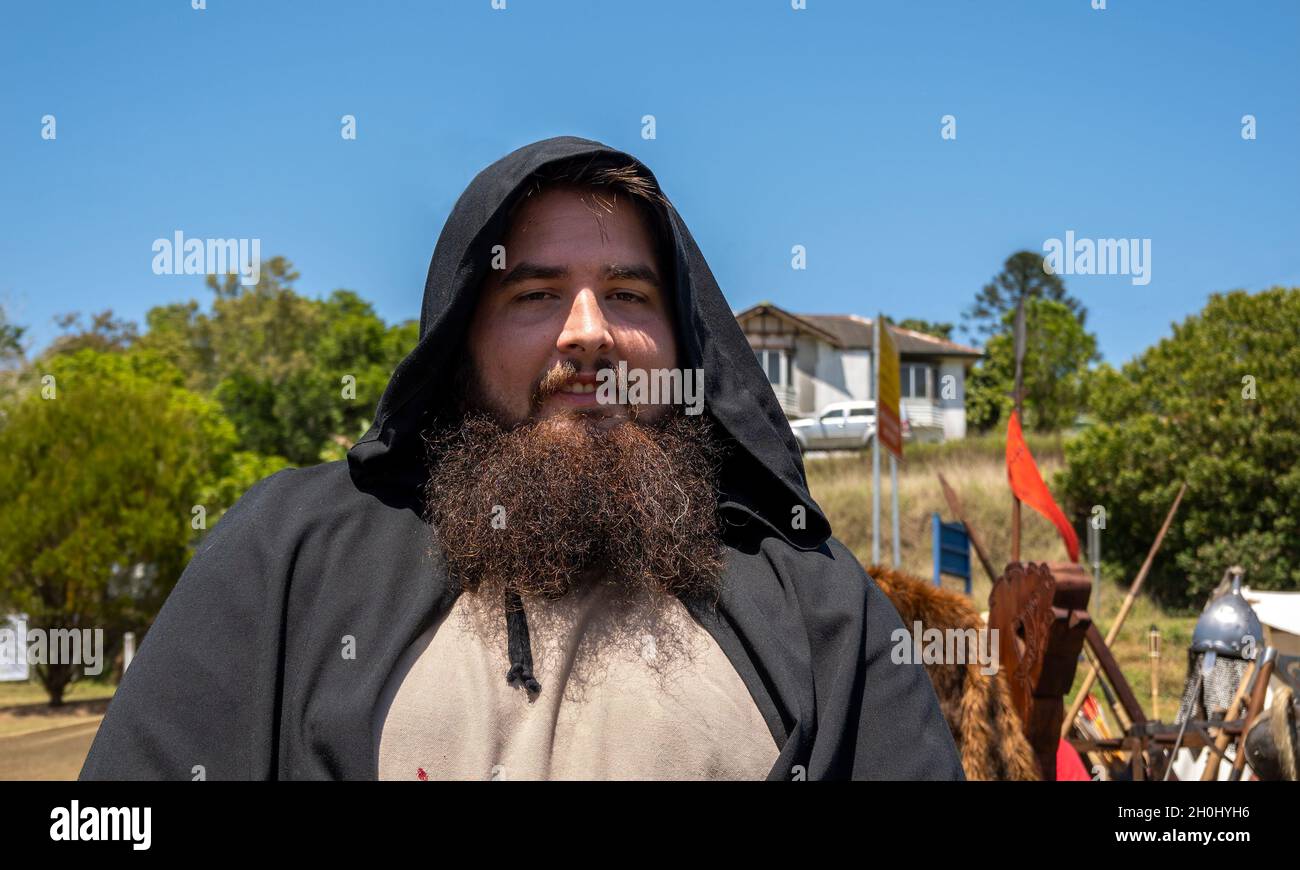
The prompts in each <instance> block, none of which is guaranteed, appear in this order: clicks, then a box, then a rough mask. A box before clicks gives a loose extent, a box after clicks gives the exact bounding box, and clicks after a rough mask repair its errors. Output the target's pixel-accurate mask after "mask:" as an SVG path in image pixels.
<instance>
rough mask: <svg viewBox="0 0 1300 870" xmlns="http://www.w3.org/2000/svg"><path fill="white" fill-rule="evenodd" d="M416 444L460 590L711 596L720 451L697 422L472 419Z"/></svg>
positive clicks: (672, 418)
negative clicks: (615, 589) (596, 587)
mask: <svg viewBox="0 0 1300 870" xmlns="http://www.w3.org/2000/svg"><path fill="white" fill-rule="evenodd" d="M426 440H427V441H428V444H429V466H430V474H429V486H428V491H427V493H426V519H427V520H428V521H429V522H430V524H431V525H432V526H433V529H434V534H435V535H436V537H437V540H438V542H439V544H440V546H441V550H442V553H443V556H444V558H445V559H446V562H447V567H448V570H449V572H450V574H451V576H452V578H453V579H454V580H455V582H456V583H457V584H458V585H459V587H460V588H461V589H463V590H465V591H468V592H471V593H477V594H479V595H483V596H488V599H487V600H495V601H498V602H499V601H500V600H501V596H503V595H505V594H506V593H513V594H518V595H539V596H546V597H549V598H558V597H560V596H563V595H565V594H566V593H568V592H569V591H571V590H573V589H575V588H577V587H579V586H580V585H582V584H584V583H589V582H593V581H597V580H599V581H602V582H610V583H615V584H618V585H619V586H622V587H624V588H625V589H627V590H628V591H629V592H632V593H636V592H655V593H668V594H672V595H677V596H680V597H689V598H693V599H695V600H702V601H710V600H716V598H717V594H718V587H719V583H720V577H721V573H722V565H723V559H722V545H721V536H720V532H719V528H720V527H719V520H718V515H717V487H716V477H717V464H718V461H719V452H718V448H717V446H716V444H715V441H714V439H713V437H712V434H711V427H710V425H709V423H708V422H707V421H706V419H705V416H704V415H699V416H687V415H685V414H682V413H679V412H678V409H673V412H672V413H669V414H667V415H666V416H665V417H664V418H663V419H661V420H658V421H655V422H653V423H642V422H636V421H628V420H623V421H619V422H617V423H614V424H613V425H609V421H606V422H605V425H603V426H601V425H597V421H596V419H594V418H592V417H589V416H587V415H583V414H565V415H561V416H558V417H549V418H545V419H542V420H535V419H529V420H527V421H524V422H523V423H519V424H514V425H510V424H504V423H502V422H501V421H500V419H499V417H498V416H497V415H494V414H491V413H485V412H481V411H469V412H467V413H466V414H465V415H464V416H463V417H462V418H461V419H460V421H459V424H458V425H452V426H449V427H448V426H444V427H442V428H441V430H434V431H432V432H430V433H428V434H427V435H426Z"/></svg>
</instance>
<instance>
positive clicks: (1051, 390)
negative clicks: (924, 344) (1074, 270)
mask: <svg viewBox="0 0 1300 870" xmlns="http://www.w3.org/2000/svg"><path fill="white" fill-rule="evenodd" d="M1015 316H1016V313H1015V311H1014V310H1012V311H1008V312H1006V313H1005V314H1003V316H1002V319H1003V326H1004V327H1005V329H1004V330H1003V331H1002V332H999V333H997V334H996V335H994V336H993V337H992V338H990V339H989V340H988V343H987V344H985V346H984V357H983V359H981V360H980V361H979V363H978V364H977V365H976V366H975V368H974V369H973V370H972V371H971V377H970V380H969V381H968V382H967V384H966V419H967V421H968V422H969V423H970V425H971V426H972V427H974V428H976V429H982V430H988V429H991V428H993V427H995V426H999V425H1001V424H1003V423H1004V422H1005V421H1006V420H1007V419H1008V418H1009V417H1010V414H1011V409H1012V408H1013V407H1014V402H1013V400H1012V398H1011V396H1012V393H1013V392H1014V389H1015V383H1016V355H1015V336H1014V335H1013V334H1012V333H1013V323H1014V321H1015ZM1097 359H1098V353H1097V338H1096V336H1094V335H1092V334H1091V333H1089V332H1087V331H1086V330H1085V329H1084V328H1083V324H1082V323H1081V322H1080V321H1079V320H1078V318H1076V317H1075V316H1074V313H1073V312H1072V311H1071V310H1070V309H1069V308H1068V307H1066V306H1065V305H1064V304H1062V303H1060V302H1053V301H1051V300H1047V299H1041V298H1037V297H1031V298H1029V299H1027V300H1026V302H1025V357H1024V363H1023V367H1022V382H1023V385H1024V411H1025V413H1024V421H1023V423H1024V426H1025V428H1027V429H1033V430H1035V431H1038V432H1050V431H1056V430H1059V429H1062V428H1064V427H1066V426H1069V425H1070V424H1071V423H1073V422H1074V420H1075V419H1076V418H1077V417H1078V416H1079V415H1080V414H1081V413H1083V411H1084V410H1085V409H1086V408H1087V405H1088V395H1089V392H1088V391H1089V383H1090V380H1091V377H1090V373H1089V369H1088V366H1089V364H1090V363H1092V362H1095V361H1096V360H1097Z"/></svg>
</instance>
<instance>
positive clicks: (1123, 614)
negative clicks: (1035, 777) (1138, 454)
mask: <svg viewBox="0 0 1300 870" xmlns="http://www.w3.org/2000/svg"><path fill="white" fill-rule="evenodd" d="M1185 492H1187V484H1186V483H1184V484H1183V485H1182V486H1180V487H1179V488H1178V495H1177V496H1176V497H1175V498H1174V503H1173V505H1171V506H1170V508H1169V513H1168V514H1167V515H1166V516H1165V523H1164V525H1162V526H1161V527H1160V533H1159V534H1157V535H1156V539H1155V540H1154V541H1152V542H1151V549H1150V550H1149V551H1148V552H1147V558H1146V561H1145V562H1143V563H1142V568H1141V569H1140V570H1139V571H1138V573H1137V577H1135V578H1134V580H1133V585H1132V586H1130V587H1129V589H1128V595H1127V596H1126V597H1125V598H1124V603H1123V604H1122V605H1120V608H1119V615H1117V616H1116V617H1115V621H1114V622H1112V623H1111V626H1110V631H1108V632H1106V646H1110V645H1111V644H1113V643H1114V642H1115V638H1116V637H1118V636H1119V630H1120V628H1122V627H1123V626H1124V620H1125V619H1126V618H1127V617H1128V612H1129V611H1130V610H1132V609H1133V602H1135V601H1137V597H1138V592H1140V591H1141V590H1142V584H1143V583H1145V582H1146V579H1147V572H1148V571H1150V570H1151V563H1152V562H1154V561H1155V558H1156V553H1158V552H1159V551H1160V545H1161V544H1162V543H1164V540H1165V534H1166V533H1167V532H1168V531H1169V525H1170V524H1171V523H1172V522H1173V521H1174V514H1175V513H1177V512H1178V505H1179V504H1181V503H1182V501H1183V493H1185ZM1096 679H1097V668H1096V667H1095V666H1093V667H1090V668H1089V669H1088V675H1087V676H1086V677H1084V678H1083V688H1081V689H1080V690H1079V694H1078V696H1076V697H1075V699H1074V704H1073V706H1071V707H1070V713H1069V715H1068V716H1066V717H1065V721H1064V722H1063V723H1061V737H1062V738H1064V737H1068V736H1069V734H1070V729H1071V728H1073V727H1074V717H1075V716H1077V715H1079V708H1080V707H1082V706H1083V699H1084V698H1086V697H1088V692H1089V691H1091V690H1092V684H1093V682H1095V681H1096Z"/></svg>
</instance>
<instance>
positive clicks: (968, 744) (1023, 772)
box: [866, 565, 1040, 780]
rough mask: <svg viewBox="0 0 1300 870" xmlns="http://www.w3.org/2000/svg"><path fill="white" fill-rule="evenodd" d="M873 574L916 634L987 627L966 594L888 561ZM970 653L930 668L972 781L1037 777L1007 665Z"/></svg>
mask: <svg viewBox="0 0 1300 870" xmlns="http://www.w3.org/2000/svg"><path fill="white" fill-rule="evenodd" d="M866 570H867V573H868V574H869V575H870V576H871V577H872V579H874V580H875V581H876V585H877V586H879V587H880V589H881V591H883V592H884V593H885V595H887V596H888V597H889V600H890V601H891V602H893V604H894V609H896V610H897V611H898V615H899V616H901V617H902V618H903V625H904V627H905V628H906V629H907V631H908V633H909V634H910V633H911V631H912V626H913V625H914V624H915V623H916V622H918V621H919V622H920V623H921V625H922V628H923V629H930V628H937V629H939V630H940V631H946V630H947V629H961V630H965V629H983V628H984V623H983V621H982V620H981V619H980V616H979V613H978V612H977V611H976V610H975V608H974V607H973V606H972V605H971V603H970V602H969V601H968V600H966V597H965V596H963V595H959V594H958V593H956V592H950V591H948V590H946V589H938V588H936V587H935V586H934V585H933V584H932V583H928V582H926V581H925V580H922V579H920V578H918V577H913V576H911V575H909V574H904V573H902V572H901V571H895V570H894V569H892V568H886V567H883V566H879V565H877V566H873V567H868V568H867V569H866ZM974 658H975V657H974V656H967V661H966V663H965V664H956V663H952V664H927V665H925V670H926V672H927V673H929V675H930V682H932V683H933V684H934V691H935V694H937V695H938V696H939V706H940V708H941V709H942V710H943V715H944V718H945V719H947V720H948V728H949V730H950V731H952V738H953V740H954V741H955V742H956V744H957V749H958V751H959V752H960V753H961V765H962V769H963V770H964V771H965V772H966V778H967V779H969V780H1037V779H1039V778H1040V776H1039V773H1038V765H1037V763H1036V762H1035V761H1034V753H1033V750H1032V749H1031V748H1030V746H1029V741H1028V740H1027V739H1026V738H1025V735H1024V731H1023V729H1022V727H1021V722H1020V718H1019V717H1018V716H1017V715H1016V712H1015V710H1014V709H1013V708H1012V706H1011V692H1010V690H1009V689H1008V688H1007V684H1006V678H1005V677H1004V676H1003V674H1002V672H1001V670H999V671H998V672H997V673H996V674H993V675H991V676H990V675H987V674H983V673H981V672H980V663H979V662H978V661H973V659H974Z"/></svg>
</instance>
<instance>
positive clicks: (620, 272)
mask: <svg viewBox="0 0 1300 870" xmlns="http://www.w3.org/2000/svg"><path fill="white" fill-rule="evenodd" d="M605 280H606V281H644V282H645V283H647V284H653V285H654V286H656V287H658V286H659V276H658V275H657V274H656V273H655V270H654V269H652V268H650V266H648V265H646V264H645V263H631V264H623V263H611V264H610V265H608V266H606V267H605Z"/></svg>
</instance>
